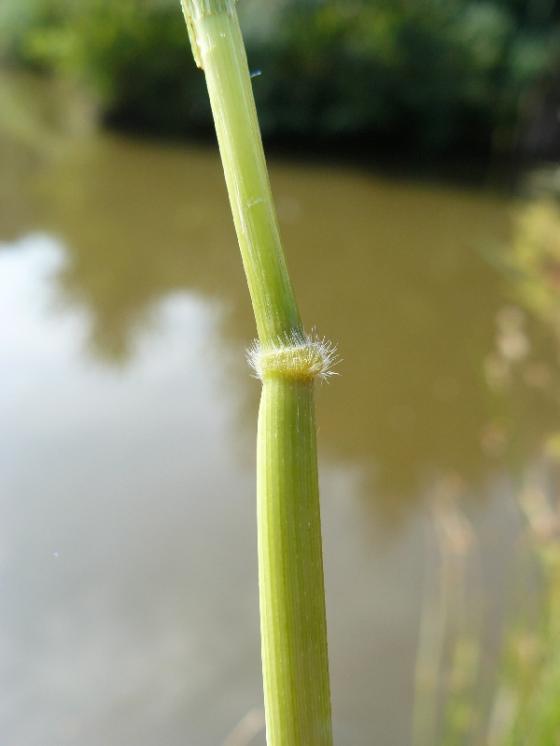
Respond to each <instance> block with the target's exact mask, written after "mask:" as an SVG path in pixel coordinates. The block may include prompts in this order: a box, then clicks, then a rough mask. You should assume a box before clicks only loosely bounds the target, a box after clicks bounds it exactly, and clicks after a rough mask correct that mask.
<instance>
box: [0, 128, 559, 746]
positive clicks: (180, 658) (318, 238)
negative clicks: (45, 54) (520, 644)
mask: <svg viewBox="0 0 560 746" xmlns="http://www.w3.org/2000/svg"><path fill="white" fill-rule="evenodd" d="M29 121H32V120H31V119H30V120H29ZM22 131H24V132H25V133H27V134H26V136H25V137H21V136H19V137H14V135H13V132H10V134H5V135H4V136H3V140H2V144H1V145H0V154H1V156H2V170H1V183H0V199H1V201H0V318H1V319H2V321H1V324H0V369H1V371H2V374H1V375H2V378H1V387H0V411H1V414H2V435H0V490H1V493H2V503H1V505H2V519H1V520H0V527H1V528H0V531H1V540H0V583H1V588H2V591H1V601H0V604H1V608H0V612H1V613H0V651H1V653H0V661H1V664H0V690H1V691H2V692H3V696H2V701H1V703H0V733H1V734H2V738H1V740H2V742H3V743H6V744H10V745H12V744H13V746H70V744H80V746H99V745H100V744H103V746H128V745H132V744H134V746H148V745H150V746H152V745H155V744H158V745H159V744H165V746H175V745H177V746H179V744H181V745H182V746H216V745H218V746H219V745H221V744H226V743H227V745H228V746H242V745H243V744H249V743H251V744H263V743H264V737H263V734H262V730H260V731H259V722H260V714H259V713H260V709H261V699H262V694H261V685H260V663H259V642H258V616H257V595H256V548H255V518H254V477H253V471H254V455H253V443H254V437H255V413H256V405H257V400H258V384H257V383H256V381H254V380H253V379H251V378H250V376H249V374H248V371H247V369H246V366H245V363H244V349H245V348H246V347H247V345H248V344H249V343H250V341H251V339H252V337H253V335H254V329H253V322H252V319H251V312H250V307H249V302H248V298H247V292H246V288H245V284H244V278H243V275H242V270H241V265H240V261H239V257H238V253H237V248H236V244H235V237H234V234H233V230H232V226H231V219H230V215H229V211H228V206H227V201H226V196H225V191H224V187H223V184H222V175H221V171H220V166H219V161H218V157H217V154H216V152H215V150H214V149H213V148H210V147H209V148H196V147H171V146H162V145H157V144H147V143H142V142H135V141H133V140H127V139H123V138H118V137H114V136H106V135H105V136H101V135H95V134H89V135H84V134H81V135H80V136H76V135H70V134H65V135H64V136H63V135H62V134H61V131H62V130H61V128H60V127H58V126H54V125H52V126H51V128H50V129H49V128H47V130H38V132H40V134H41V136H40V137H38V136H37V132H35V131H34V130H33V128H31V129H30V128H29V127H27V128H26V129H25V128H24V129H22V127H21V126H20V127H19V128H18V132H19V133H20V135H21V132H22ZM44 132H46V134H44ZM62 132H63V131H62ZM53 133H54V134H53ZM271 177H272V182H273V189H274V192H275V195H276V197H277V201H278V209H279V215H280V220H281V227H282V231H283V235H284V239H285V245H286V250H287V253H288V258H289V265H290V268H291V270H292V273H293V279H294V283H295V286H296V289H297V291H298V294H299V297H300V298H301V305H302V310H303V314H304V318H305V319H306V320H307V323H308V325H309V326H311V325H316V326H317V328H318V330H319V331H320V332H321V334H326V335H328V336H329V337H330V338H331V339H334V340H336V341H337V343H338V344H339V348H340V354H341V357H342V358H343V359H344V362H343V363H342V364H341V365H340V373H341V375H340V377H339V378H338V379H336V380H334V382H332V383H331V384H329V385H328V386H323V387H321V388H320V390H319V392H318V409H319V425H320V432H319V438H320V448H321V478H322V497H323V518H324V533H325V562H326V582H327V593H328V612H329V633H330V647H331V664H332V679H333V699H334V720H335V730H336V732H337V734H338V743H339V745H340V746H342V745H343V744H344V745H349V746H350V745H351V746H370V745H371V744H379V746H408V744H410V743H411V735H410V733H411V722H412V709H413V708H412V702H413V695H414V667H415V657H416V647H417V641H418V626H419V619H420V615H421V608H422V598H423V595H424V590H423V589H424V587H425V583H426V582H427V583H428V585H429V584H430V582H431V581H430V578H433V577H435V573H436V572H437V566H438V559H437V557H438V555H437V551H436V550H437V546H438V545H437V542H436V539H435V538H434V537H435V536H436V535H437V534H436V533H434V530H433V520H432V519H433V516H434V505H440V506H441V505H443V506H446V507H445V508H444V512H445V511H447V513H446V514H447V515H448V516H449V515H451V534H452V533H453V526H454V525H459V523H460V525H461V526H463V527H464V525H465V523H464V522H465V520H467V519H465V518H463V517H462V516H463V513H465V515H467V516H468V522H469V525H471V526H472V531H474V535H475V536H476V561H474V560H473V561H472V568H474V569H472V572H471V571H469V572H471V574H473V577H474V576H476V577H475V578H474V580H472V578H471V580H469V582H473V583H474V584H475V586H476V598H477V599H478V601H477V603H478V606H477V608H478V609H479V610H482V611H481V612H480V613H481V614H482V618H483V622H482V625H483V628H484V630H486V631H485V633H484V635H485V639H486V643H485V645H486V652H487V655H488V656H490V657H491V655H492V654H493V652H495V648H496V642H495V637H496V629H497V628H499V622H500V618H501V614H502V608H503V604H504V601H505V599H507V597H508V593H509V590H508V589H509V588H510V587H511V586H512V585H514V584H515V580H514V578H513V577H512V573H513V568H514V564H513V558H514V556H515V552H516V543H515V542H516V535H517V527H518V523H519V519H518V509H517V501H516V495H517V492H518V485H519V484H520V482H521V481H522V480H523V479H524V475H526V474H527V473H528V470H530V469H531V470H534V469H535V464H538V463H539V459H540V454H541V453H542V449H543V443H544V442H545V441H546V438H547V437H548V436H549V435H550V434H551V433H552V432H554V430H555V428H556V426H557V418H558V399H557V395H556V391H557V382H558V362H557V353H558V350H557V345H556V342H555V339H556V337H555V334H554V329H553V328H552V325H551V324H549V323H547V321H546V319H544V318H543V317H542V316H541V317H539V316H538V315H537V314H535V313H533V312H532V311H531V309H529V308H526V307H524V305H523V301H522V299H521V296H520V293H519V277H518V276H517V275H515V273H514V272H512V271H511V269H508V268H507V267H506V265H504V256H506V257H507V256H508V252H510V247H511V246H512V244H513V243H514V241H515V239H516V231H517V230H518V228H517V223H516V216H517V215H518V214H519V213H520V211H522V210H523V209H524V205H523V203H522V202H521V201H519V200H517V201H516V200H513V199H511V198H508V197H506V196H504V195H503V194H502V195H500V194H497V193H495V192H492V191H490V190H484V189H476V190H475V189H467V188H463V187H461V186H458V185H450V184H434V183H425V182H415V183H412V182H407V181H404V180H402V179H391V178H389V177H386V176H385V177H382V176H379V175H376V174H375V173H368V172H366V171H359V170H357V169H355V168H340V167H336V168H335V167H332V166H328V165H325V166H320V165H309V164H308V165H303V164H298V163H290V162H287V161H275V160H273V162H272V164H271ZM456 504H457V505H460V506H461V511H462V512H461V513H459V512H458V508H456ZM450 506H451V507H450ZM436 513H437V509H436ZM454 522H455V523H454ZM436 523H437V520H436ZM444 523H445V521H444ZM448 524H449V521H448ZM461 530H463V529H461ZM470 530H471V529H469V530H467V531H466V533H467V534H469V531H470ZM459 553H460V552H459ZM476 568H478V570H476ZM426 578H427V580H426ZM251 712H253V716H251V717H249V718H248V720H247V721H246V722H249V725H251V722H252V720H254V722H255V723H256V725H255V731H256V735H255V736H254V738H253V740H250V738H249V736H247V737H246V738H243V737H241V736H240V737H239V738H237V736H233V737H231V738H230V740H229V741H226V739H227V737H228V733H230V732H231V731H232V730H233V729H234V727H235V725H236V723H238V722H239V721H240V720H242V719H243V718H244V717H245V716H246V715H247V713H251ZM249 730H250V728H249ZM236 738H237V740H236Z"/></svg>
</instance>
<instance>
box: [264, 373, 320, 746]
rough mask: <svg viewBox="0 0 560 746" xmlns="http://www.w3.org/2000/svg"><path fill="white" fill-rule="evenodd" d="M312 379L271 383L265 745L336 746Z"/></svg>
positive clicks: (267, 382) (267, 388)
mask: <svg viewBox="0 0 560 746" xmlns="http://www.w3.org/2000/svg"><path fill="white" fill-rule="evenodd" d="M316 451H317V448H316V434H315V413H314V404H313V382H312V381H300V380H286V379H285V378H282V377H270V378H265V379H264V381H263V390H262V398H261V405H260V411H259V426H258V445H257V501H258V503H257V505H258V541H259V588H260V611H261V636H262V661H263V679H264V695H265V711H266V726H267V743H268V746H331V744H332V732H331V708H330V691H329V672H328V656H327V633H326V621H325V601H324V598H325V596H324V583H323V561H322V542H321V517H320V509H319V487H318V476H317V453H316Z"/></svg>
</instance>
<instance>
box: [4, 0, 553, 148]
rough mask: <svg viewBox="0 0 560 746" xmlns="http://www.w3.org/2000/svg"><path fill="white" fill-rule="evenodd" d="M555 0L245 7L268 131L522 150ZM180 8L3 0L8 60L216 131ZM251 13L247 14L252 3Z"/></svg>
mask: <svg viewBox="0 0 560 746" xmlns="http://www.w3.org/2000/svg"><path fill="white" fill-rule="evenodd" d="M557 5H558V3H556V2H547V3H543V2H537V0H532V2H521V1H520V0H479V1H478V2H473V1H472V0H275V2H273V0H266V2H257V1H256V0H245V2H243V0H241V2H240V7H241V10H242V13H243V14H244V16H245V19H244V20H245V23H244V27H245V28H246V29H247V33H248V48H249V60H250V63H251V66H252V67H253V68H259V69H260V70H261V71H262V76H260V77H259V78H257V79H256V80H255V93H256V96H257V103H258V106H259V111H260V114H261V118H262V123H263V128H264V131H265V134H267V135H269V136H273V137H276V138H286V139H295V138H298V139H302V140H310V139H313V140H314V141H320V140H323V141H326V142H328V141H332V140H340V139H344V138H346V139H349V138H353V139H354V140H355V139H356V138H359V140H360V141H361V143H362V144H365V145H366V146H369V147H379V146H383V145H389V144H391V145H395V144H398V147H399V148H400V149H402V148H407V149H417V150H421V151H427V152H435V151H440V152H445V151H449V150H451V149H455V150H459V149H463V150H469V151H473V150H476V151H480V152H488V151H489V150H491V149H496V148H498V149H502V150H507V149H508V148H509V147H511V145H512V142H513V138H514V133H515V129H516V126H517V124H518V121H519V113H520V110H521V108H522V107H523V104H524V101H525V99H526V98H527V96H528V94H529V92H530V91H531V88H532V86H533V85H534V84H535V83H536V82H537V81H538V80H539V79H541V78H542V77H543V76H544V75H545V74H546V73H547V72H549V71H550V70H552V69H553V66H554V63H555V58H554V55H555V45H556V48H559V47H558V42H559V41H560V8H558V7H557ZM178 6H179V0H119V1H118V2H114V0H81V1H80V2H77V0H3V9H2V10H0V24H1V25H2V27H3V28H4V29H7V34H4V39H3V44H2V49H1V52H2V53H3V56H4V58H5V59H11V60H13V61H17V62H20V63H21V62H24V63H26V64H33V65H40V66H42V67H43V68H46V69H48V70H57V71H61V72H64V73H66V74H70V75H73V76H78V77H79V78H81V79H83V80H84V81H85V82H86V83H88V84H89V85H90V86H91V88H92V90H93V91H95V93H96V94H97V96H98V98H99V100H100V103H101V107H102V110H103V112H104V113H105V115H106V116H107V117H108V118H109V119H111V120H113V121H118V122H120V123H126V124H128V125H134V126H136V127H139V128H144V129H149V130H152V131H155V132H164V133H175V134H180V133H185V132H188V131H193V130H194V131H201V130H210V112H209V108H208V105H207V102H206V96H205V93H204V86H203V80H202V76H201V75H200V74H198V73H197V72H196V71H195V69H194V66H193V63H192V60H191V59H190V56H189V52H188V49H187V39H186V33H185V29H184V25H183V21H182V18H181V14H180V11H179V7H178ZM244 6H245V7H244Z"/></svg>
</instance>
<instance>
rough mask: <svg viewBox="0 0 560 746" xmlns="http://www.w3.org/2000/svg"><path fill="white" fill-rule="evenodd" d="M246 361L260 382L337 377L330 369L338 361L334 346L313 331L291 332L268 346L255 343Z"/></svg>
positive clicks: (248, 352)
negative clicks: (279, 379)
mask: <svg viewBox="0 0 560 746" xmlns="http://www.w3.org/2000/svg"><path fill="white" fill-rule="evenodd" d="M247 360H248V362H249V365H250V366H251V368H252V369H253V370H254V372H255V375H256V376H257V378H260V379H261V380H262V379H264V378H271V377H278V378H288V379H292V380H301V381H311V380H313V379H314V378H320V379H321V380H323V381H324V380H328V379H329V378H330V377H331V376H335V375H337V373H335V372H334V371H333V368H334V366H335V365H337V363H339V362H340V360H339V358H338V355H337V349H336V346H335V345H334V344H333V343H332V342H329V340H328V339H326V338H325V337H319V336H318V335H317V334H316V333H315V332H313V333H312V334H303V333H298V332H292V333H290V334H286V335H285V336H283V337H279V338H278V339H277V340H276V341H275V342H274V343H272V344H269V345H262V344H261V343H260V342H259V341H258V340H256V341H255V342H253V344H252V345H251V347H250V348H249V350H248V351H247Z"/></svg>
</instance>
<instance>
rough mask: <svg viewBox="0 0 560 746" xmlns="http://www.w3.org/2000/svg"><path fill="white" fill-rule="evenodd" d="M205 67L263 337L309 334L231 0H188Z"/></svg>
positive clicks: (189, 23) (198, 53)
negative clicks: (290, 266) (291, 271)
mask: <svg viewBox="0 0 560 746" xmlns="http://www.w3.org/2000/svg"><path fill="white" fill-rule="evenodd" d="M183 9H184V11H185V17H186V19H187V26H188V28H189V35H190V38H191V45H192V47H193V54H194V56H195V59H196V61H197V64H198V65H199V66H200V67H202V68H203V69H204V72H205V74H206V83H207V86H208V93H209V96H210V103H211V106H212V113H213V115H214V122H215V125H216V133H217V136H218V144H219V146H220V153H221V156H222V162H223V167H224V173H225V178H226V184H227V188H228V194H229V199H230V203H231V210H232V213H233V219H234V222H235V228H236V232H237V238H238V241H239V246H240V249H241V255H242V258H243V265H244V268H245V273H246V276H247V282H248V285H249V292H250V294H251V300H252V303H253V310H254V313H255V319H256V323H257V331H258V335H259V338H260V340H261V343H263V344H264V345H269V344H273V343H275V342H277V341H278V339H281V338H283V337H285V336H286V335H291V336H293V335H294V334H298V333H301V334H302V333H303V330H302V325H301V319H300V315H299V310H298V307H297V304H296V300H295V296H294V291H293V288H292V284H291V282H290V278H289V276H288V270H287V267H286V261H285V259H284V253H283V251H282V246H281V243H280V233H279V229H278V220H277V217H276V211H275V209H274V204H273V200H272V193H271V190H270V183H269V180H268V172H267V168H266V161H265V156H264V151H263V146H262V140H261V134H260V128H259V124H258V119H257V112H256V109H255V102H254V98H253V88H252V84H251V77H250V75H249V69H248V66H247V57H246V54H245V46H244V44H243V39H242V36H241V30H240V28H239V22H238V19H237V13H236V11H235V3H234V1H233V0H183Z"/></svg>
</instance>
